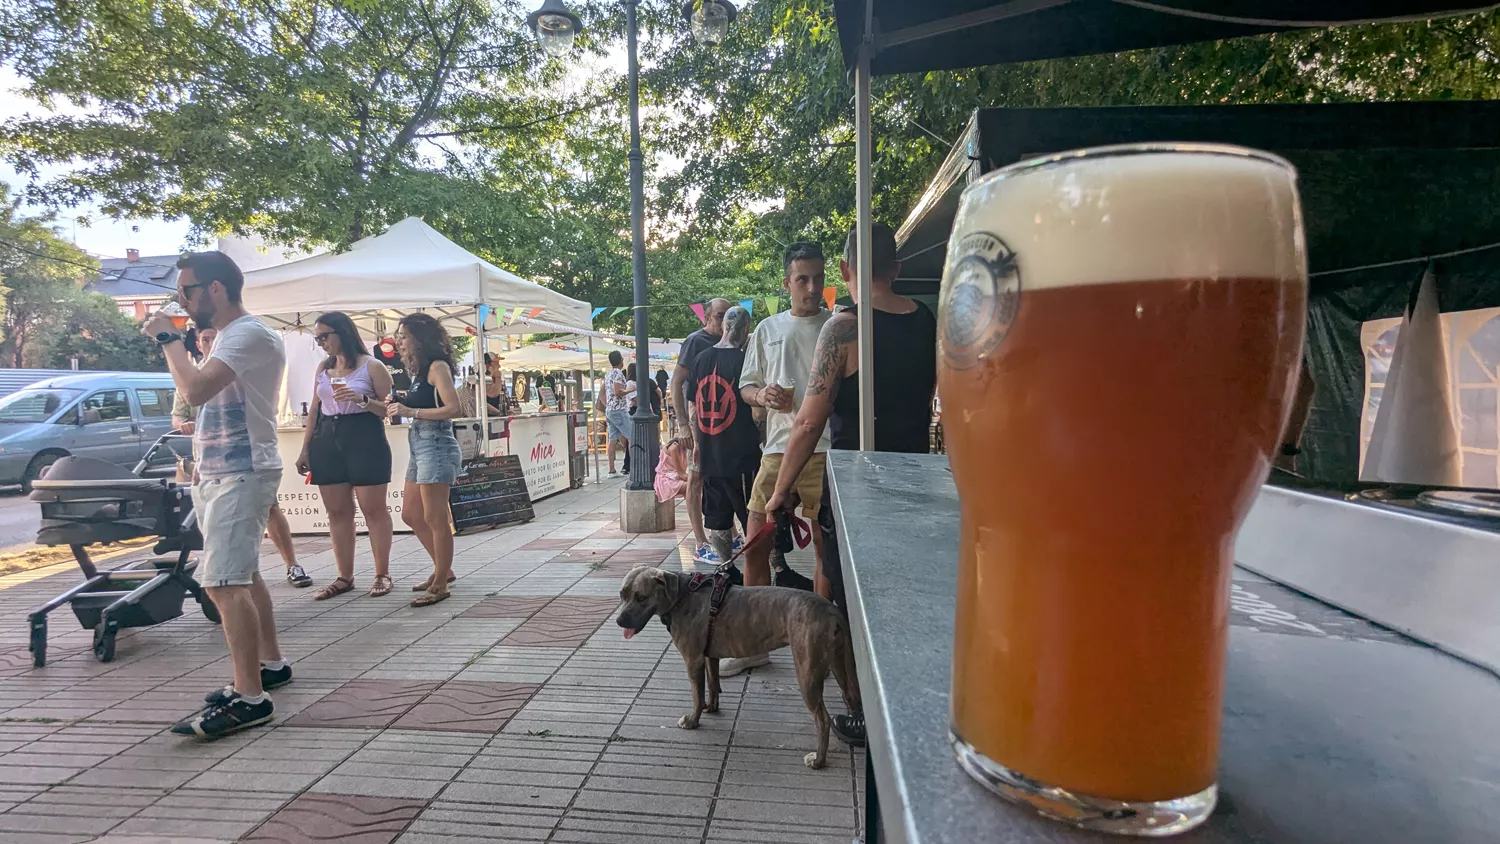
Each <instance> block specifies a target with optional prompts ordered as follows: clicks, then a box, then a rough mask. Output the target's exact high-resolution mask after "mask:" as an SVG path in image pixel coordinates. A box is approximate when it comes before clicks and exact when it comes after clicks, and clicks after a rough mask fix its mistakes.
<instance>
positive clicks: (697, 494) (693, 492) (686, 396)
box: [670, 299, 730, 565]
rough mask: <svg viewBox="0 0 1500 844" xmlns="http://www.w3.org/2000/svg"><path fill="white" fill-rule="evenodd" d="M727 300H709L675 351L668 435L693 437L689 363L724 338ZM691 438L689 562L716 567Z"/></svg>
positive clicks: (695, 430) (696, 428) (689, 447)
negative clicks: (695, 327)
mask: <svg viewBox="0 0 1500 844" xmlns="http://www.w3.org/2000/svg"><path fill="white" fill-rule="evenodd" d="M729 305H730V302H729V300H728V299H711V300H709V302H708V305H707V306H705V308H704V311H703V327H702V328H700V329H698V330H697V331H694V332H693V333H692V334H689V335H688V336H687V337H686V338H685V339H683V341H682V346H681V348H680V349H679V350H678V352H677V366H676V367H674V368H673V370H672V379H671V393H670V396H671V402H672V410H673V411H674V413H673V416H674V417H675V418H674V420H673V425H674V427H673V431H672V436H674V437H677V436H680V435H681V432H684V431H686V432H691V433H693V434H694V435H696V432H697V430H698V426H697V425H695V424H694V423H693V420H692V419H691V416H692V414H691V413H689V412H688V409H689V408H691V407H694V406H696V402H695V401H694V399H693V393H692V389H691V386H692V385H691V383H690V382H691V380H692V377H693V362H694V361H695V360H697V358H698V355H699V354H700V353H701V352H703V351H704V350H705V349H711V348H713V346H714V344H716V343H718V342H719V340H720V339H722V338H723V336H724V312H725V311H727V310H729ZM694 445H695V443H694V440H693V438H692V437H689V438H688V466H687V470H688V476H687V512H688V524H690V525H691V526H692V528H693V559H694V560H695V561H697V562H700V563H712V564H714V565H718V564H719V563H722V562H724V560H722V559H719V557H718V555H717V554H715V553H714V550H713V548H711V547H710V546H709V543H708V537H707V536H705V535H704V533H703V513H702V511H701V510H700V509H699V503H700V502H701V501H702V500H703V476H702V474H701V473H700V472H699V471H698V449H697V448H695V447H694Z"/></svg>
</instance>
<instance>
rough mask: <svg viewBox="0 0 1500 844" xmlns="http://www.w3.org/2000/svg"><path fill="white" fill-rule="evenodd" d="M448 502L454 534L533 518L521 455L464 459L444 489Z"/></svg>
mask: <svg viewBox="0 0 1500 844" xmlns="http://www.w3.org/2000/svg"><path fill="white" fill-rule="evenodd" d="M448 503H449V504H450V505H451V506H452V508H453V528H454V530H455V531H457V532H458V533H466V532H469V531H473V530H483V529H484V528H492V527H498V526H500V525H509V524H515V523H516V522H529V521H531V520H532V519H534V518H536V514H535V513H534V512H533V511H532V509H531V493H530V492H528V491H527V489H526V473H525V471H524V470H522V468H521V458H520V457H519V456H517V455H514V454H507V455H505V456H504V457H478V458H475V459H473V460H465V461H464V463H463V471H461V472H460V473H459V475H458V480H457V481H456V482H455V483H454V484H453V487H452V489H450V490H449V492H448Z"/></svg>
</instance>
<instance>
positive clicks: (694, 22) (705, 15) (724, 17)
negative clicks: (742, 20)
mask: <svg viewBox="0 0 1500 844" xmlns="http://www.w3.org/2000/svg"><path fill="white" fill-rule="evenodd" d="M738 14H739V13H738V12H737V11H736V10H735V8H734V4H733V3H730V2H729V0H687V2H686V3H683V4H682V17H683V18H684V19H685V20H686V21H687V22H688V27H689V28H691V29H692V31H693V37H694V38H695V39H697V40H698V41H699V42H700V43H703V44H707V45H708V46H710V47H717V46H719V45H720V44H723V43H724V39H725V37H727V36H728V35H729V25H730V24H732V23H734V19H735V17H736V15H738Z"/></svg>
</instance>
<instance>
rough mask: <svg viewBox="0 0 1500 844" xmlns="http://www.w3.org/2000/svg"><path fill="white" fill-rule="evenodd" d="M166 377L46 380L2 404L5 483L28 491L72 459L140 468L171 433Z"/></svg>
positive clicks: (0, 459) (0, 464)
mask: <svg viewBox="0 0 1500 844" xmlns="http://www.w3.org/2000/svg"><path fill="white" fill-rule="evenodd" d="M175 395H176V388H174V387H173V386H172V376H171V375H169V374H167V373H165V372H160V373H157V372H91V373H87V374H79V375H64V376H60V377H56V378H48V379H46V380H45V381H39V382H37V383H35V384H32V385H31V386H29V387H27V388H26V389H24V390H21V391H19V392H15V393H11V394H10V395H8V396H6V397H5V398H3V399H0V486H13V485H15V484H20V485H21V488H22V489H24V490H25V491H26V492H30V491H31V484H32V482H33V481H35V480H36V479H37V478H39V477H41V474H42V472H43V471H45V470H46V468H47V467H48V466H51V465H52V464H53V463H54V462H56V461H57V459H58V458H60V457H64V456H66V455H69V454H75V455H79V456H82V457H94V458H98V459H100V460H107V461H109V462H111V463H116V464H118V465H120V466H124V467H125V468H127V469H130V468H134V467H135V465H136V464H137V463H138V462H140V459H141V457H142V456H143V455H144V454H145V453H146V450H147V449H149V448H150V447H151V444H152V443H154V442H156V441H157V439H159V438H160V437H161V436H162V435H164V434H167V433H169V432H170V431H171V430H172V399H173V397H174V396H175Z"/></svg>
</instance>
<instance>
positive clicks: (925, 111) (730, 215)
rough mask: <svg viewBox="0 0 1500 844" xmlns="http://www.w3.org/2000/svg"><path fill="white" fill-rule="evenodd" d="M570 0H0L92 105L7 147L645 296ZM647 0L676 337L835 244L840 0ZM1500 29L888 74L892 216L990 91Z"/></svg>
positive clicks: (1377, 33)
mask: <svg viewBox="0 0 1500 844" xmlns="http://www.w3.org/2000/svg"><path fill="white" fill-rule="evenodd" d="M569 5H570V6H571V7H572V8H573V9H574V10H575V11H576V12H578V13H579V14H580V16H582V17H583V19H584V21H585V27H586V31H585V34H584V36H583V37H582V38H581V39H580V41H579V47H578V50H577V55H576V56H575V57H572V58H570V59H568V60H567V61H546V60H544V59H543V58H542V56H541V54H540V52H539V51H538V50H537V49H536V47H535V46H534V44H533V43H532V40H531V36H530V33H529V32H527V30H526V28H525V24H524V18H525V16H526V14H527V13H528V12H530V11H531V10H532V9H533V8H535V6H536V0H384V2H379V3H376V2H370V1H369V0H358V1H357V2H356V0H334V2H328V0H259V2H248V0H195V2H193V3H176V4H172V3H147V2H142V0H30V2H20V3H9V4H0V60H4V61H6V62H7V63H8V64H9V65H10V66H12V67H13V68H14V69H15V70H16V72H17V73H18V74H19V75H20V76H21V78H22V79H23V80H25V83H26V87H25V89H24V93H26V94H27V95H29V96H31V97H32V98H34V99H36V100H37V101H39V102H41V103H43V104H49V105H50V104H76V105H82V106H84V109H83V110H82V111H81V112H80V113H77V114H62V115H56V116H48V117H41V118H18V119H14V120H11V121H10V122H8V123H6V124H5V125H4V126H3V128H0V154H4V155H5V156H6V157H7V158H9V159H10V160H11V161H13V162H14V163H15V164H16V165H17V167H18V168H19V169H20V170H21V171H22V172H23V173H28V174H31V175H35V174H36V173H37V172H38V168H39V167H41V166H42V165H47V164H59V163H64V164H66V163H78V164H80V165H81V169H79V170H77V171H76V172H74V173H73V174H72V175H69V176H67V177H64V178H62V179H56V180H52V181H38V182H35V183H33V184H32V185H31V186H30V187H29V189H28V191H27V197H28V198H29V199H30V200H32V201H37V202H44V203H51V204H55V205H75V204H78V203H81V202H85V201H98V202H100V203H101V205H102V207H103V209H104V211H105V213H107V214H110V215H115V216H166V217H186V218H188V219H189V220H191V221H192V223H193V225H194V232H195V234H196V235H197V236H200V237H207V236H209V235H216V234H223V233H226V232H231V231H233V232H241V233H244V232H255V233H259V234H261V235H263V236H265V237H267V238H268V239H270V240H273V241H278V242H283V243H293V244H306V243H327V244H331V245H333V246H334V247H336V248H337V247H343V246H346V245H347V244H348V243H349V242H351V241H352V240H354V239H357V238H359V237H361V236H364V235H367V234H371V233H374V232H377V231H379V230H381V229H383V228H384V227H385V226H386V225H388V224H389V223H391V222H394V221H396V220H398V219H401V218H403V217H405V216H409V215H417V216H421V217H423V218H424V219H426V220H427V222H428V223H430V224H431V225H433V226H434V227H435V228H437V229H438V230H439V231H442V232H443V233H444V234H445V235H447V236H449V237H451V238H452V239H453V240H455V241H456V242H458V243H459V244H461V245H462V246H464V247H465V248H468V249H470V250H472V251H474V252H476V253H477V254H479V255H482V256H484V257H485V258H487V259H489V260H491V261H493V262H494V263H496V264H498V265H500V266H503V267H505V268H507V269H509V270H512V271H514V272H516V273H517V274H519V275H521V276H522V277H525V278H531V279H535V280H537V281H540V282H542V283H545V284H548V285H549V286H552V287H554V288H556V289H558V290H560V291H562V292H563V293H566V294H568V295H570V296H574V297H577V298H581V299H585V300H588V301H590V302H592V303H594V304H595V305H599V306H608V307H614V306H620V305H626V304H629V303H630V301H631V299H632V281H631V279H632V272H631V269H632V267H631V248H630V237H629V232H630V221H629V210H630V202H629V184H628V180H627V177H626V174H627V172H628V160H627V151H628V148H627V145H628V136H627V132H626V113H625V86H624V80H623V79H622V78H621V75H620V74H619V73H618V71H616V70H613V69H611V66H610V65H609V63H608V62H605V61H603V58H604V57H606V56H618V52H619V50H620V48H621V47H622V46H623V45H622V42H623V7H622V6H621V4H618V3H612V2H606V0H576V1H575V0H570V2H569ZM639 11H640V23H641V29H642V32H641V63H642V67H643V68H644V70H643V73H642V91H641V99H642V107H643V111H642V131H643V135H644V139H643V146H644V151H645V155H646V160H645V165H646V175H647V197H646V207H647V214H648V220H647V250H648V256H647V258H648V263H647V265H648V272H649V283H650V301H651V302H652V303H653V304H654V305H657V306H658V307H653V308H652V310H651V311H650V328H651V334H652V335H653V336H662V335H670V336H682V335H683V334H685V333H687V332H689V331H691V330H693V329H695V328H696V327H697V320H696V319H695V318H694V317H693V316H692V314H691V312H690V311H689V310H688V308H687V307H686V304H687V303H689V302H701V301H704V300H706V299H707V298H709V297H711V296H716V295H720V296H726V297H728V298H731V299H741V298H747V297H754V298H756V299H761V298H762V297H764V296H768V295H775V294H776V293H777V292H778V291H779V290H780V283H781V275H782V273H781V264H780V254H781V251H782V249H783V248H784V247H785V245H786V244H788V243H790V242H792V241H794V240H815V241H818V242H820V243H822V244H823V246H824V248H825V250H826V251H828V253H829V254H830V255H837V254H838V252H839V251H840V248H841V246H842V243H843V239H844V234H845V232H847V230H848V228H849V227H850V226H851V225H852V223H853V204H854V147H853V109H852V104H851V99H852V90H851V87H850V85H849V83H848V77H847V71H846V69H845V67H844V65H843V61H842V57H841V56H840V53H839V46H838V40H837V32H836V28H835V23H834V17H833V7H832V1H831V0H756V2H754V3H751V4H748V5H746V6H745V8H743V9H742V11H741V13H740V15H739V18H738V20H737V22H736V23H735V24H734V26H733V27H731V30H730V35H729V38H728V40H727V41H726V42H725V44H724V45H722V46H721V47H719V48H708V47H704V46H702V45H697V44H694V43H692V41H691V39H690V37H689V35H688V32H687V28H686V26H685V25H684V23H683V21H682V19H681V4H680V2H676V0H643V4H642V5H641V6H640V8H639ZM1497 56H1500V14H1497V13H1489V14H1484V15H1478V16H1472V17H1467V18H1453V19H1445V20H1441V21H1436V22H1430V23H1424V22H1419V23H1406V24H1396V25H1385V26H1364V27H1348V28H1341V29H1333V30H1311V31H1306V32H1295V33H1285V34H1279V35H1274V36H1264V37H1257V38H1244V39H1236V40H1233V41H1223V42H1214V43H1208V44H1197V45H1190V46H1185V47H1174V48H1164V49H1159V50H1146V51H1139V52H1134V53H1125V54H1119V55H1108V56H1091V57H1083V58H1078V59H1071V60H1060V61H1049V62H1035V63H1029V64H1023V65H1011V66H1000V67H990V68H979V69H971V70H961V71H943V72H934V73H925V74H909V75H904V76H896V77H883V78H880V79H877V80H876V82H875V86H874V91H873V103H874V114H873V120H874V149H873V157H874V165H875V183H876V192H875V214H876V217H877V218H879V219H882V220H885V221H887V222H890V223H892V224H897V223H899V222H900V221H901V219H902V218H903V217H904V216H905V214H906V212H907V211H908V210H909V209H910V208H911V206H912V205H913V203H914V201H915V199H916V197H917V195H918V194H919V193H920V191H921V189H922V188H923V187H924V186H925V184H926V183H927V181H928V180H929V179H930V178H931V176H932V174H933V172H934V171H935V170H936V169H937V167H938V165H939V163H940V162H941V160H942V159H943V157H944V156H945V155H946V153H947V152H948V150H949V148H950V147H951V145H952V143H953V142H954V141H955V140H956V139H957V138H958V137H959V135H960V134H961V133H962V131H963V129H964V126H965V123H966V121H967V120H968V117H969V115H970V113H971V112H972V110H973V109H974V108H976V107H980V106H992V105H994V106H1015V107H1025V106H1097V105H1124V104H1210V103H1269V102H1322V101H1349V100H1369V99H1424V98H1425V99H1448V98H1473V99H1493V98H1497V97H1500V73H1497V70H1500V68H1497V59H1496V57H1497ZM587 62H592V64H591V65H588V70H587V72H585V71H584V70H580V69H579V67H580V65H581V64H583V63H587ZM570 70H572V76H571V77H570V76H569V72H570ZM579 77H586V78H582V79H580V78H579ZM564 83H566V84H564ZM563 89H566V90H567V91H568V92H569V93H568V94H567V95H566V96H560V95H557V94H555V93H554V92H555V91H557V90H563ZM829 270H830V275H831V281H830V283H835V284H836V283H837V281H836V280H837V272H836V263H830V267H829ZM764 315H765V311H764V307H763V306H757V312H756V317H757V318H760V317H763V316H764ZM7 319H8V318H7ZM629 320H630V318H629V315H628V314H622V315H621V316H620V317H611V316H610V315H609V314H605V315H602V316H601V318H600V320H599V321H598V322H597V324H596V325H597V327H600V328H605V329H609V330H614V331H619V332H622V333H630V331H631V327H630V321H629ZM7 325H9V323H7ZM9 336H10V334H9V332H8V334H7V337H9ZM8 348H9V347H7V349H8ZM0 351H6V350H5V349H0ZM12 351H13V350H12ZM6 353H7V354H9V353H11V351H6Z"/></svg>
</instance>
